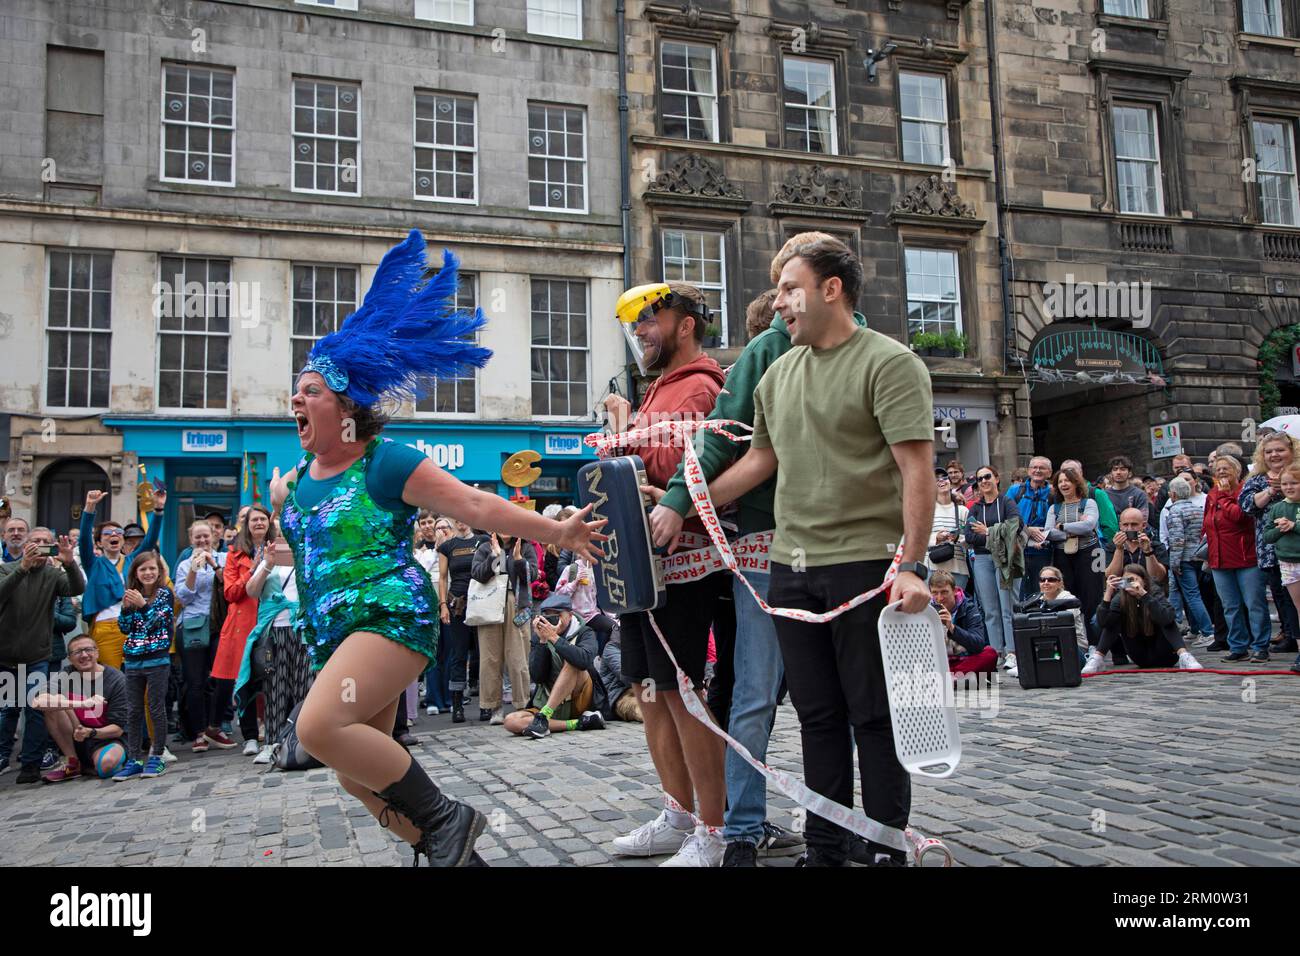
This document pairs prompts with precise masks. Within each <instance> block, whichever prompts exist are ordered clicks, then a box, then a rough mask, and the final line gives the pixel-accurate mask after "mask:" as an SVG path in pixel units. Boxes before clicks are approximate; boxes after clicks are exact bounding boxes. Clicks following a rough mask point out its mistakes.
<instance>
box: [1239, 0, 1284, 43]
mask: <svg viewBox="0 0 1300 956" xmlns="http://www.w3.org/2000/svg"><path fill="white" fill-rule="evenodd" d="M1241 25H1242V29H1243V30H1245V32H1247V33H1255V34H1258V35H1260V36H1266V37H1280V36H1282V0H1242V3H1241Z"/></svg>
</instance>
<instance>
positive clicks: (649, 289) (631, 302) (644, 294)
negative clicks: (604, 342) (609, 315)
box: [614, 282, 710, 375]
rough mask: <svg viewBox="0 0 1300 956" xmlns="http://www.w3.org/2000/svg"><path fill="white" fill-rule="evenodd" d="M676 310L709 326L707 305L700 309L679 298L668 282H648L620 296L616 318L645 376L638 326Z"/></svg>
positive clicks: (643, 354)
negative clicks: (658, 313) (665, 312)
mask: <svg viewBox="0 0 1300 956" xmlns="http://www.w3.org/2000/svg"><path fill="white" fill-rule="evenodd" d="M673 308H680V309H681V310H682V311H683V312H685V313H686V314H688V315H693V316H695V317H696V321H698V322H701V323H703V324H704V325H707V324H708V323H709V318H710V314H709V307H708V305H707V304H702V305H697V304H696V303H694V302H692V301H691V300H690V299H687V298H684V297H682V296H680V295H678V294H677V293H676V292H674V291H673V290H672V289H670V288H669V287H668V283H666V282H648V283H646V284H645V285H638V286H633V287H632V288H631V289H628V290H627V291H626V292H624V293H623V294H622V295H620V296H619V297H618V302H617V303H615V305H614V314H615V315H616V316H617V317H618V321H619V323H620V327H621V328H622V329H623V337H624V338H625V339H627V344H628V348H630V349H631V350H632V356H633V357H634V358H635V359H636V364H637V368H638V369H640V370H641V374H642V375H645V374H647V372H648V369H647V366H646V361H645V351H644V349H643V348H642V345H641V340H640V339H638V338H637V337H636V332H635V329H636V326H637V325H638V324H639V323H641V322H644V321H646V320H648V319H653V318H654V316H655V314H656V313H657V312H659V310H661V309H673Z"/></svg>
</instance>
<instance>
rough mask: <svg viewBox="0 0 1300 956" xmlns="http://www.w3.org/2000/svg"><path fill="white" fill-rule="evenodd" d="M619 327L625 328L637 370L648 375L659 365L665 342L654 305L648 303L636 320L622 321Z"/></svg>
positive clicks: (628, 345)
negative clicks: (663, 341)
mask: <svg viewBox="0 0 1300 956" xmlns="http://www.w3.org/2000/svg"><path fill="white" fill-rule="evenodd" d="M619 327H620V328H621V329H622V330H623V338H624V339H625V340H626V341H627V347H628V349H629V350H630V351H631V353H632V358H633V359H635V360H636V367H637V371H639V372H640V373H641V374H642V375H648V374H649V373H650V371H651V370H652V369H655V368H657V367H658V365H659V360H660V356H661V355H662V354H663V349H662V345H663V343H662V339H661V333H660V330H659V322H658V320H657V319H656V318H655V308H654V306H652V305H647V306H646V307H645V308H644V309H642V310H641V311H640V312H639V313H638V314H637V317H636V321H635V322H620V323H619ZM638 333H640V334H638Z"/></svg>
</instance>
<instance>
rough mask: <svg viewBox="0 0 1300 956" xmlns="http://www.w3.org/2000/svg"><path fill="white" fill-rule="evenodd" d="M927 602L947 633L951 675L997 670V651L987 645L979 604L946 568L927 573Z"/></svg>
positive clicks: (987, 672) (988, 672) (987, 639)
mask: <svg viewBox="0 0 1300 956" xmlns="http://www.w3.org/2000/svg"><path fill="white" fill-rule="evenodd" d="M930 603H931V604H933V605H934V609H935V610H936V611H938V612H939V620H941V621H942V622H943V627H944V630H945V631H947V633H948V670H949V671H951V672H952V673H953V674H976V673H986V674H991V673H993V672H994V671H996V670H997V669H998V652H997V651H996V650H994V649H993V648H991V647H989V638H988V634H987V633H986V632H985V630H984V615H983V614H981V613H980V608H979V604H978V603H976V601H975V599H974V598H972V597H970V596H968V595H967V594H965V593H963V592H962V591H961V590H960V589H958V588H957V587H955V586H954V584H953V579H952V575H951V574H949V573H948V572H947V571H935V572H934V573H933V574H931V575H930Z"/></svg>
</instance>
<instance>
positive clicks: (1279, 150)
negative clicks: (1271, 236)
mask: <svg viewBox="0 0 1300 956" xmlns="http://www.w3.org/2000/svg"><path fill="white" fill-rule="evenodd" d="M1295 126H1296V124H1295V121H1294V120H1283V119H1264V120H1255V121H1253V122H1252V123H1251V131H1252V136H1253V138H1254V142H1255V181H1256V182H1257V183H1258V184H1259V206H1260V209H1259V217H1260V221H1261V222H1266V223H1269V224H1270V225H1277V226H1300V190H1298V189H1297V183H1296V179H1297V177H1296V152H1295Z"/></svg>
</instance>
